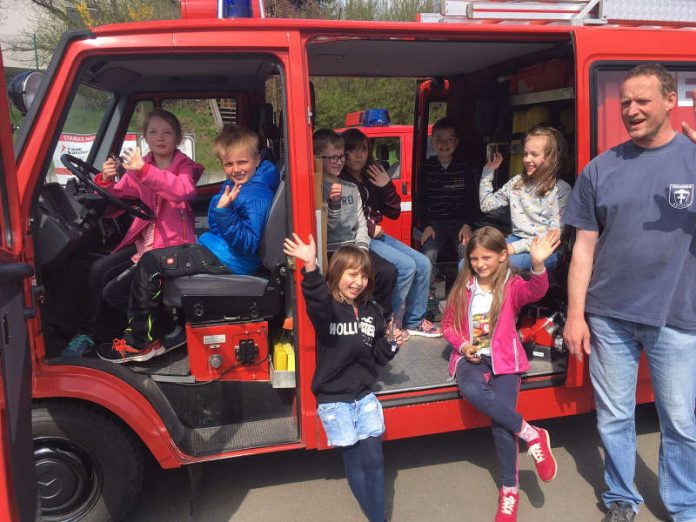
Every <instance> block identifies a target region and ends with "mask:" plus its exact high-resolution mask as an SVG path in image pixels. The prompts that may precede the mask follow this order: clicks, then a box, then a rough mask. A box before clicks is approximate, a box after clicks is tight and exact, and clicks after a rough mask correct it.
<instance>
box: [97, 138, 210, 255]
mask: <svg viewBox="0 0 696 522" xmlns="http://www.w3.org/2000/svg"><path fill="white" fill-rule="evenodd" d="M143 159H144V160H145V166H144V167H143V168H142V169H141V170H140V171H139V172H136V171H133V170H128V171H126V173H125V174H124V175H123V176H122V177H121V179H120V180H119V181H118V182H117V183H113V182H109V181H106V180H104V179H103V178H102V175H101V174H98V175H97V176H96V178H95V180H94V181H95V182H96V183H97V184H98V185H100V186H102V187H104V188H105V189H106V190H108V191H109V192H111V193H112V194H114V195H115V196H117V197H119V198H122V197H126V198H128V197H130V198H137V199H139V200H140V201H142V202H143V203H145V204H146V205H147V206H148V207H150V208H151V209H152V211H153V212H154V213H155V216H156V219H155V237H154V243H153V245H152V248H164V247H169V246H176V245H183V244H186V243H195V242H196V235H195V233H194V226H193V224H194V219H193V211H192V210H191V206H190V205H189V203H188V202H189V201H190V200H191V199H193V198H194V197H195V196H196V183H197V182H198V180H199V179H200V177H201V174H203V165H200V164H198V163H196V162H195V161H193V160H192V159H191V158H189V157H188V156H186V154H184V153H183V152H181V151H178V150H177V151H176V152H175V153H174V158H173V159H172V162H171V164H170V165H169V167H168V168H167V170H162V169H159V168H157V167H156V166H155V165H154V159H153V156H152V153H149V154H147V155H146V156H145V157H144V158H143ZM148 223H149V221H146V220H144V219H140V218H135V220H134V221H133V223H132V224H131V226H130V228H129V229H128V232H126V235H125V237H124V238H123V240H122V241H121V242H120V243H119V245H118V246H117V247H116V248H115V249H114V252H115V251H116V250H120V249H121V248H123V247H125V246H128V245H132V244H133V243H134V242H135V238H137V237H138V235H140V233H141V232H142V231H143V229H144V228H145V227H146V226H147V225H148Z"/></svg>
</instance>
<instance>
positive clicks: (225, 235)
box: [97, 126, 280, 363]
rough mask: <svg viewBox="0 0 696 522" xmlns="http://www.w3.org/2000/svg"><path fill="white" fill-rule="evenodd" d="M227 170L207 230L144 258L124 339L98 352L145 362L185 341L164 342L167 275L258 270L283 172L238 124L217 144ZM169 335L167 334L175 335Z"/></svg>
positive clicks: (118, 359)
mask: <svg viewBox="0 0 696 522" xmlns="http://www.w3.org/2000/svg"><path fill="white" fill-rule="evenodd" d="M213 148H214V150H215V153H216V154H217V156H218V159H219V160H220V163H221V164H222V168H223V170H224V171H225V174H227V180H226V181H225V182H224V183H223V185H222V188H221V190H220V193H219V194H217V195H216V196H214V197H213V199H212V200H211V202H210V206H209V207H208V224H209V227H210V228H209V231H208V232H206V233H204V234H203V235H201V237H200V238H198V243H197V244H195V245H181V246H175V247H168V248H160V249H157V250H151V251H150V252H147V253H146V254H145V255H143V257H142V258H141V259H140V262H139V263H138V267H137V268H136V275H135V278H134V280H133V284H132V286H131V293H130V299H129V302H128V327H127V328H126V330H125V332H124V334H123V339H115V340H114V342H113V344H112V345H111V346H108V345H107V346H102V347H101V348H99V349H98V350H97V354H98V355H99V357H101V358H102V359H104V360H107V361H111V362H114V363H124V362H129V361H139V362H142V361H147V360H149V359H151V358H153V357H155V356H157V355H161V354H163V353H164V352H165V351H168V350H171V349H173V348H176V347H177V346H180V345H181V344H183V342H185V337H183V336H182V337H181V341H180V342H178V343H167V346H166V347H165V346H163V345H162V343H160V340H159V337H160V335H159V333H160V332H158V330H157V318H158V317H159V312H160V306H161V300H162V297H161V290H162V287H163V285H164V284H165V281H166V280H167V279H172V278H175V277H181V276H184V275H186V276H189V275H195V274H229V273H232V274H239V275H252V274H254V273H256V271H257V270H258V268H259V266H260V265H261V260H260V258H259V255H258V248H259V245H260V244H261V236H262V235H263V231H264V228H265V227H266V222H267V221H268V214H269V211H270V209H271V202H272V201H273V195H274V194H275V191H276V189H277V188H278V185H279V184H280V174H279V172H278V169H276V167H275V165H273V163H271V162H270V161H261V155H260V154H259V137H258V136H257V135H256V134H255V133H254V132H252V131H251V130H249V129H246V128H244V127H240V126H231V127H225V128H224V129H223V131H222V132H221V133H220V135H219V136H218V137H217V139H216V140H215V143H214V144H213ZM172 337H176V336H172V335H171V334H170V335H169V336H168V338H172Z"/></svg>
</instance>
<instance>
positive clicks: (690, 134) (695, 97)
mask: <svg viewBox="0 0 696 522" xmlns="http://www.w3.org/2000/svg"><path fill="white" fill-rule="evenodd" d="M691 100H692V101H693V111H694V119H696V89H694V90H693V91H691ZM681 126H682V132H683V133H684V135H685V136H686V137H687V138H689V139H690V140H691V141H693V142H694V143H696V130H694V129H692V128H691V126H690V125H689V124H688V123H686V122H685V121H683V122H682V124H681Z"/></svg>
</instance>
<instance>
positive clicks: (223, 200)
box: [217, 183, 242, 208]
mask: <svg viewBox="0 0 696 522" xmlns="http://www.w3.org/2000/svg"><path fill="white" fill-rule="evenodd" d="M240 190H242V184H241V183H235V184H234V187H230V185H227V186H226V187H225V192H223V193H222V196H220V199H219V200H218V204H217V208H227V207H229V206H230V205H231V204H232V202H233V201H234V200H235V199H237V196H239V191H240Z"/></svg>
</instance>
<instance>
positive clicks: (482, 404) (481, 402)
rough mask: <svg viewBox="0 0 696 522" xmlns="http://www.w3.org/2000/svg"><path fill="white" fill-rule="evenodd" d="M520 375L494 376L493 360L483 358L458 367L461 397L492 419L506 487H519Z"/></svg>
mask: <svg viewBox="0 0 696 522" xmlns="http://www.w3.org/2000/svg"><path fill="white" fill-rule="evenodd" d="M520 380H521V379H520V376H519V374H515V373H513V374H507V375H495V374H494V373H493V369H492V366H491V358H490V357H488V356H486V355H484V356H482V357H481V362H480V363H479V364H473V363H470V362H469V361H467V360H466V359H464V358H462V359H461V360H460V361H459V363H458V364H457V385H458V386H459V391H460V393H461V394H462V396H463V397H464V398H465V399H466V400H467V401H469V403H471V405H472V406H474V407H475V408H476V409H477V410H479V411H480V412H482V413H485V414H486V415H488V416H489V417H490V418H491V430H492V432H493V441H494V443H495V451H496V454H497V456H498V462H499V463H500V471H501V474H502V481H503V486H507V487H514V486H516V485H517V454H518V451H519V450H518V446H517V442H518V441H517V436H516V435H515V434H516V433H519V432H520V430H521V429H522V416H521V415H520V414H519V413H517V411H516V410H515V408H516V406H517V395H518V394H519V390H520Z"/></svg>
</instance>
